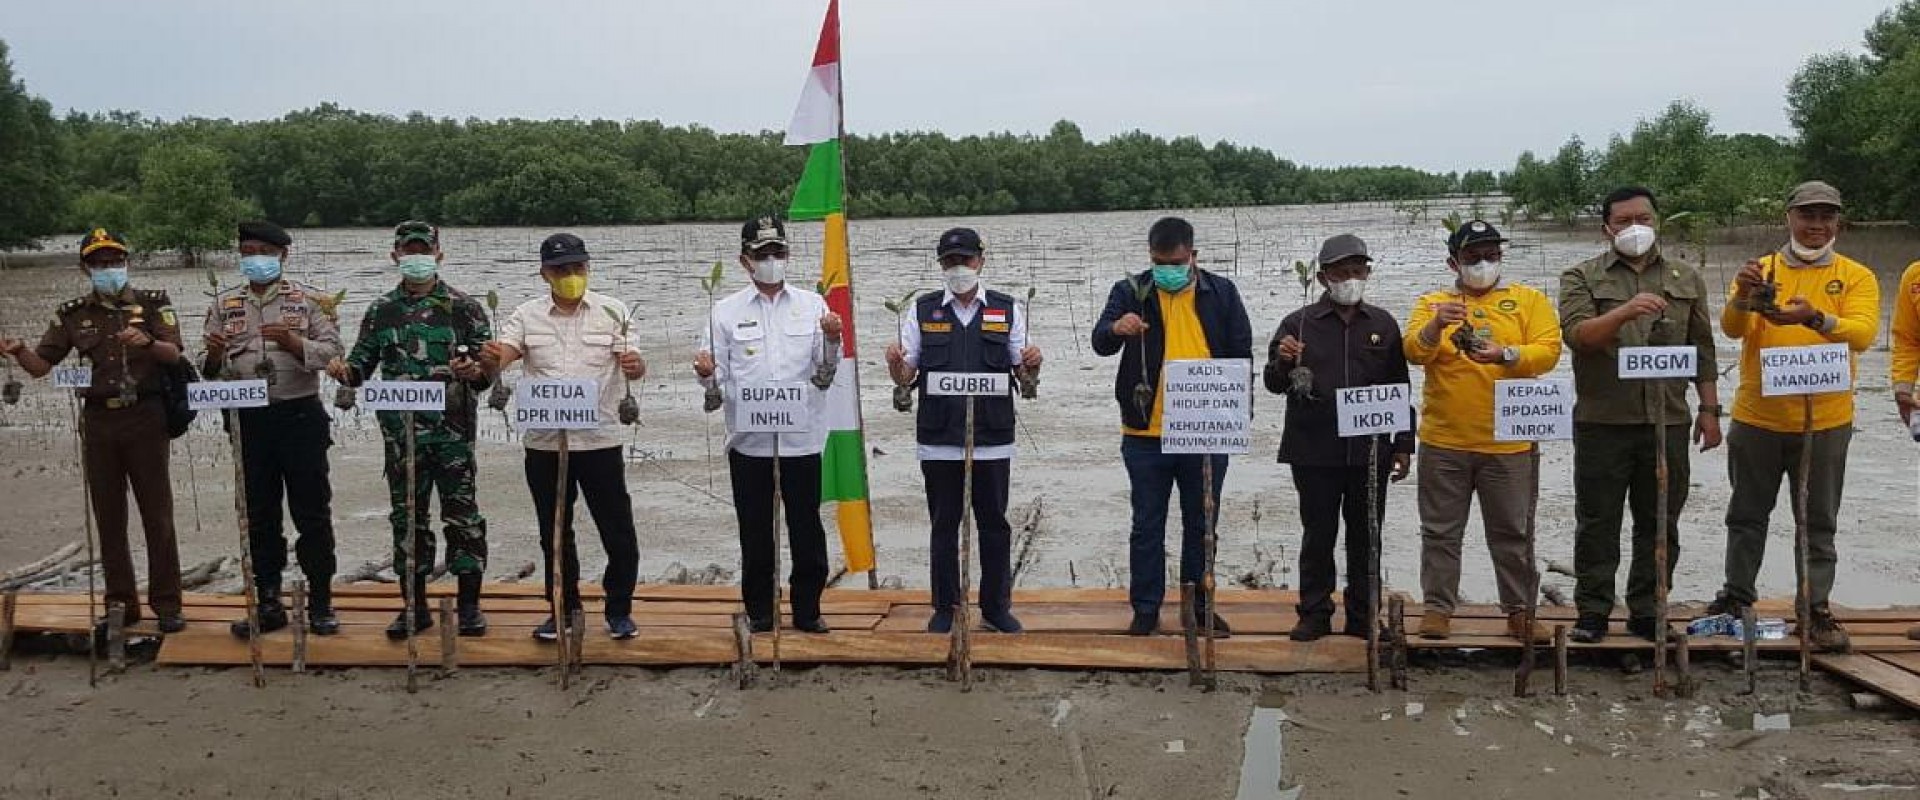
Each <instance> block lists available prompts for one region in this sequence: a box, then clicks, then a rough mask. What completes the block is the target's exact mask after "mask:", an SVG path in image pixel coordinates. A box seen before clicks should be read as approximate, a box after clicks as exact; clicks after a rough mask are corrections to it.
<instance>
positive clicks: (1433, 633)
mask: <svg viewBox="0 0 1920 800" xmlns="http://www.w3.org/2000/svg"><path fill="white" fill-rule="evenodd" d="M1452 635H1453V615H1451V614H1448V613H1447V612H1445V611H1428V612H1426V613H1424V614H1421V615H1420V638H1422V639H1445V638H1447V637H1448V636H1452Z"/></svg>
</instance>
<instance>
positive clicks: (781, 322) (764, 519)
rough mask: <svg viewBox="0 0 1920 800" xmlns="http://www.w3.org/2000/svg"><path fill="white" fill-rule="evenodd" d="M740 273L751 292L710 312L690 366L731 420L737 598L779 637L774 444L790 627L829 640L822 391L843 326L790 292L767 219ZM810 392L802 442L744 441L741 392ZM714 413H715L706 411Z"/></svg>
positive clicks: (822, 304) (786, 437)
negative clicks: (788, 553)
mask: <svg viewBox="0 0 1920 800" xmlns="http://www.w3.org/2000/svg"><path fill="white" fill-rule="evenodd" d="M740 266H742V267H744V268H745V269H746V271H747V275H748V277H749V278H751V279H752V282H753V285H751V286H748V287H747V288H744V289H741V290H740V291H738V292H734V293H733V294H731V295H728V296H727V297H725V298H724V299H722V300H721V301H720V302H718V303H715V304H714V306H713V315H712V319H711V322H710V325H709V329H708V331H707V339H706V348H705V349H703V350H701V351H700V352H699V354H697V355H696V356H695V357H694V361H693V371H694V374H696V375H698V376H699V377H700V384H701V385H702V386H706V387H709V388H712V387H715V386H718V387H720V388H721V390H722V391H721V396H722V397H724V398H725V401H724V402H725V406H724V407H725V408H726V411H727V413H726V420H727V430H728V434H727V473H728V475H729V476H731V478H732V479H733V511H734V516H735V517H736V518H737V519H738V520H739V523H740V596H741V599H742V600H743V601H745V603H746V606H747V616H748V617H749V618H750V620H751V622H750V624H751V625H752V627H753V630H754V631H755V632H766V631H771V630H773V628H774V626H775V625H777V624H779V621H780V611H779V609H778V608H776V607H775V605H774V595H775V591H774V589H775V586H776V581H778V580H779V576H777V575H775V574H774V565H775V563H776V562H775V558H774V557H775V555H776V552H777V549H778V548H779V543H778V541H777V540H776V538H775V537H776V536H777V532H776V531H775V530H774V524H773V516H774V507H773V490H774V485H773V481H774V457H775V455H776V452H775V449H774V444H775V437H778V442H779V450H778V453H777V455H778V456H779V459H780V492H781V501H782V504H783V505H784V507H785V508H786V512H787V543H788V546H789V547H791V548H792V550H793V569H792V572H791V573H790V574H789V575H788V577H787V583H788V585H789V586H791V587H793V599H792V602H793V627H795V628H798V629H800V630H802V631H806V632H808V633H826V632H827V631H828V628H827V623H826V621H825V620H823V619H821V617H820V592H821V591H822V590H824V589H825V588H826V585H827V532H826V529H825V528H823V527H821V525H820V450H821V448H822V447H824V446H825V444H826V439H827V426H826V423H825V419H824V418H823V413H822V412H823V411H824V410H825V400H826V390H827V388H828V387H831V386H832V385H833V374H834V371H835V369H836V368H837V367H838V366H839V364H840V330H841V322H840V316H839V315H838V314H835V313H833V312H831V311H828V310H827V301H826V300H824V299H822V298H821V297H820V295H818V294H815V293H813V292H810V291H807V290H806V289H802V288H799V287H797V286H791V285H789V284H788V283H787V229H786V226H784V225H782V224H781V223H780V220H778V219H775V218H773V217H771V216H767V217H761V218H759V219H756V220H751V221H749V222H747V224H746V225H745V226H744V227H742V228H741V230H740ZM803 382H804V383H805V384H807V385H806V386H804V387H803V388H802V391H805V392H806V395H807V419H808V421H809V423H810V424H811V427H809V428H808V429H807V430H806V431H805V432H801V433H779V434H775V433H741V432H739V428H740V425H739V419H738V416H737V415H738V413H739V410H740V408H739V403H738V402H737V400H736V398H739V397H740V390H741V389H742V388H763V387H765V386H766V385H768V384H774V383H780V384H801V383H803ZM707 410H708V411H712V410H713V409H712V408H709V409H707Z"/></svg>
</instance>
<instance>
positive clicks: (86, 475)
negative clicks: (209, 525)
mask: <svg viewBox="0 0 1920 800" xmlns="http://www.w3.org/2000/svg"><path fill="white" fill-rule="evenodd" d="M86 439H87V418H86V415H85V414H83V413H81V412H80V393H79V392H77V391H76V392H74V393H73V457H74V459H75V460H77V461H78V462H79V464H80V517H81V526H82V527H83V528H85V529H86V534H87V685H88V686H99V685H100V643H99V642H98V641H97V640H98V638H99V637H97V636H94V635H93V626H94V624H95V622H94V621H95V619H96V618H97V617H96V616H95V611H94V606H95V604H96V603H97V602H98V598H97V597H95V588H94V578H93V573H94V570H95V569H97V568H98V566H99V564H100V558H99V556H97V555H95V550H96V545H95V544H94V539H95V536H96V535H95V533H94V525H93V476H92V471H91V470H89V469H87V453H86ZM236 447H237V446H236ZM238 457H239V456H238V453H237V452H236V454H235V459H236V462H237V460H238ZM234 468H235V470H236V471H237V470H238V469H239V465H238V463H236V464H235V466H234ZM246 533H247V531H246V526H245V525H241V526H240V536H241V538H242V539H243V540H244V539H245V538H246ZM123 535H124V532H123ZM249 605H251V603H249ZM255 663H256V665H257V664H258V662H257V661H256V662H255ZM256 671H257V670H256ZM255 685H258V684H257V683H256V684H255Z"/></svg>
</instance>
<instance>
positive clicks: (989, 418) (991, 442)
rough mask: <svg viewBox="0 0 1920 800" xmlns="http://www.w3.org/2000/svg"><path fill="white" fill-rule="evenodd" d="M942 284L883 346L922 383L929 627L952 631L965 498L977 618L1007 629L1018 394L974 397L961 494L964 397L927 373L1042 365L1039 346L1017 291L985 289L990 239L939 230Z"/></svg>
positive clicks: (900, 379)
mask: <svg viewBox="0 0 1920 800" xmlns="http://www.w3.org/2000/svg"><path fill="white" fill-rule="evenodd" d="M934 254H935V256H936V257H937V258H938V259H939V263H940V269H941V274H942V277H943V280H944V283H945V286H946V288H945V289H944V290H943V291H941V292H940V293H938V294H927V295H925V296H923V297H921V298H920V300H919V301H918V302H916V303H914V306H913V313H911V314H906V315H903V316H904V319H902V320H901V323H900V341H898V342H895V343H894V344H893V345H891V346H889V347H888V348H887V372H888V373H889V374H891V376H892V377H893V381H894V383H895V384H898V385H900V386H918V387H919V388H920V413H919V418H918V420H917V424H916V426H915V427H916V437H915V438H916V439H917V441H918V442H919V455H920V473H921V474H922V475H923V476H924V477H925V478H926V482H927V514H928V516H930V517H931V518H932V522H933V534H932V542H931V546H930V549H931V551H932V553H931V557H932V561H933V563H932V565H931V569H932V573H933V576H932V577H933V618H932V619H931V620H929V621H928V622H927V631H928V632H930V633H947V632H949V631H951V630H952V629H953V613H954V610H955V609H957V608H959V607H960V604H961V603H963V602H966V598H964V597H962V596H961V595H960V571H959V570H960V557H959V536H958V534H959V530H960V518H961V516H962V512H963V511H964V509H965V504H966V503H968V502H969V501H971V502H972V504H973V518H974V525H975V528H976V529H977V530H978V531H979V533H980V538H979V546H980V618H981V621H983V622H985V623H986V625H987V627H988V628H990V629H992V630H995V631H999V632H1001V633H1019V632H1020V631H1021V630H1022V628H1021V625H1020V620H1018V619H1016V618H1015V617H1014V616H1013V613H1012V609H1013V570H1012V566H1011V563H1010V562H1011V558H1012V543H1013V526H1011V525H1009V524H1008V523H1007V487H1008V480H1009V477H1010V467H1011V466H1012V464H1013V451H1014V447H1013V428H1014V411H1013V396H1012V395H1011V394H1009V395H1008V396H1006V397H977V398H974V403H975V406H974V437H973V444H974V448H973V497H972V498H968V497H966V496H965V490H964V489H963V487H964V485H965V480H966V476H965V471H964V464H963V460H962V457H963V454H964V447H963V445H964V443H965V441H966V417H967V412H966V408H967V398H965V397H936V396H933V395H930V394H928V393H927V386H926V373H929V372H1002V373H1012V372H1013V371H1014V370H1015V369H1017V368H1020V367H1026V368H1027V370H1029V371H1037V370H1038V369H1039V368H1040V348H1038V347H1034V346H1032V345H1030V344H1028V343H1027V321H1026V312H1025V310H1024V309H1022V308H1021V307H1020V306H1019V305H1018V304H1016V303H1015V302H1014V300H1013V298H1012V297H1009V296H1007V295H1005V294H1001V293H1000V292H996V291H992V290H990V289H985V288H982V286H981V285H980V270H981V268H982V267H983V266H985V265H986V245H985V244H984V243H982V242H981V241H980V234H978V233H975V232H974V231H973V230H972V229H969V228H954V229H952V230H950V231H947V232H946V233H943V234H941V235H940V241H939V244H938V245H937V246H936V247H935V249H934Z"/></svg>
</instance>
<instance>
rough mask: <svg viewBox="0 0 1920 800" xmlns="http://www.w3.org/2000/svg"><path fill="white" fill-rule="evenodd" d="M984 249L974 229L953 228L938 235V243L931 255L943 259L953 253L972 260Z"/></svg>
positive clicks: (983, 244)
mask: <svg viewBox="0 0 1920 800" xmlns="http://www.w3.org/2000/svg"><path fill="white" fill-rule="evenodd" d="M986 249H987V245H986V243H985V242H982V241H980V234H979V233H978V232H976V231H974V229H972V228H954V229H952V230H949V231H947V232H946V233H943V234H940V243H939V244H938V245H935V246H934V248H933V253H934V255H935V256H936V257H939V258H945V257H947V256H948V255H951V254H954V253H958V254H960V255H963V256H966V257H968V258H972V257H974V256H977V255H980V254H981V253H982V252H984V251H985V250H986Z"/></svg>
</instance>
